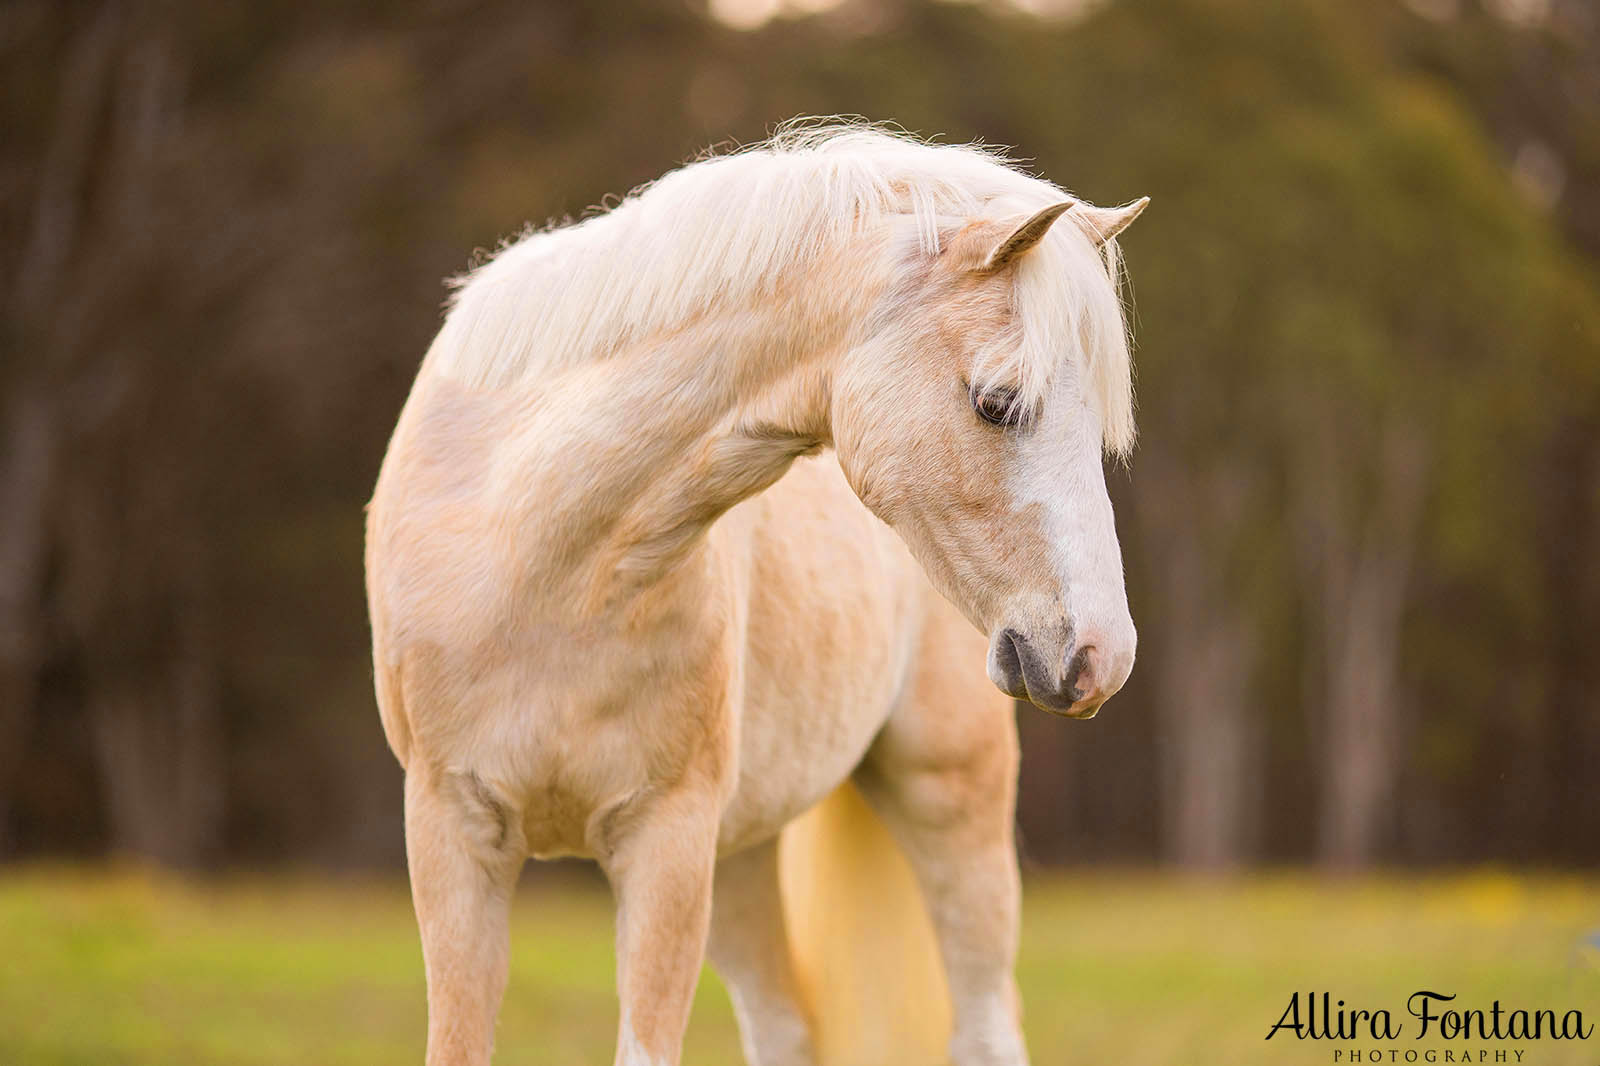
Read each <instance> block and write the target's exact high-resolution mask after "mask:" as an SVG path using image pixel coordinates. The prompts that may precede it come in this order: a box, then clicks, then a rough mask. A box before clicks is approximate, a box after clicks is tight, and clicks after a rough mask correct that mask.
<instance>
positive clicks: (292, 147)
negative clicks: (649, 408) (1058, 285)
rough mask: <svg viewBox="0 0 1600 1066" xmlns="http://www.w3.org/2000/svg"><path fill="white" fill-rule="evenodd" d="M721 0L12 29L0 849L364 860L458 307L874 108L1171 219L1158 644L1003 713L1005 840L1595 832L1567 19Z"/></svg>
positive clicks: (1428, 850) (1590, 95) (1593, 517)
mask: <svg viewBox="0 0 1600 1066" xmlns="http://www.w3.org/2000/svg"><path fill="white" fill-rule="evenodd" d="M810 6H816V5H814V4H813V5H810ZM1045 6H1046V7H1049V5H1045ZM1029 7H1030V9H1037V8H1039V7H1040V4H1039V3H1037V2H1035V3H1033V4H1031V5H1029ZM752 10H753V9H752V8H751V7H750V6H749V5H744V6H741V5H738V4H733V3H732V0H725V2H720V3H719V4H718V5H717V12H719V13H721V14H722V15H723V16H724V19H723V20H719V19H718V18H717V17H713V13H711V12H708V11H706V10H702V9H700V8H698V7H696V6H695V5H693V4H688V3H674V2H670V0H662V2H654V0H625V2H614V3H608V4H605V5H587V4H568V3H559V2H555V0H544V2H527V0H518V2H515V3H513V2H496V0H487V2H472V0H450V2H445V0H436V2H414V3H398V2H392V3H390V2H379V0H334V2H327V3H322V4H318V5H304V6H297V5H289V4H254V3H247V2H243V0H224V2H216V0H207V2H204V3H201V2H197V0H153V2H149V3H143V4H96V3H82V2H55V0H18V2H16V3H12V4H10V5H8V6H7V7H6V9H5V10H4V12H3V13H0V53H3V55H4V61H3V62H0V123H3V125H0V129H3V136H0V144H3V146H4V147H3V148H0V277H3V278H4V279H5V280H6V282H7V284H6V286H5V298H6V300H7V301H8V302H7V304H6V306H5V309H4V311H3V312H0V442H3V444H0V513H3V515H4V519H3V520H0V855H5V856H11V857H16V856H36V855H40V854H44V853H56V854H60V853H67V854H78V855H102V854H107V853H132V854H136V855H141V856H145V857H148V858H153V859H155V860H157V861H160V862H164V863H168V864H173V865H179V866H196V865H211V864H217V863H224V862H228V863H246V864H263V863H276V862H285V861H290V862H295V863H302V862H310V863H319V864H331V865H382V866H394V865H395V864H397V862H398V858H399V855H400V853H401V847H402V843H401V835H400V822H399V808H400V803H399V775H398V770H397V769H396V768H395V766H394V764H393V760H392V758H391V757H390V756H389V754H388V752H387V751H386V750H385V748H384V746H383V740H382V735H381V732H380V730H379V728H378V723H377V716H376V713H375V710H374V707H373V704H372V697H371V693H370V670H369V665H368V662H367V645H366V629H365V619H364V606H363V600H362V593H361V505H362V503H363V501H364V500H365V499H366V494H367V493H368V492H369V490H370V487H371V483H372V480H373V478H374V476H375V473H376V470H377V464H378V460H379V458H380V456H381V453H382V449H383V446H384V444H385V442H386V439H387V434H388V431H389V429H390V427H391V426H392V424H393V421H394V418H395V415H396V413H397V412H398V409H399V406H400V403H401V402H402V400H403V398H404V395H405V392H406V389H407V387H408V385H409V382H410V377H411V375H412V374H413V372H414V370H415V367H416V365H417V362H418V361H419V359H420V357H421V354H422V352H423V350H424V349H425V347H426V345H427V343H428V340H429V338H430V336H431V333H432V331H433V330H434V329H435V328H436V325H437V321H438V313H439V308H440V303H441V300H442V297H443V294H444V293H443V289H442V288H441V286H440V279H441V278H442V277H444V276H446V275H448V274H451V273H453V272H455V271H458V270H460V269H461V268H462V267H464V266H466V265H467V263H468V261H469V257H470V255H471V253H472V250H473V249H474V248H475V247H476V248H486V247H492V246H493V245H494V244H495V242H496V241H497V240H498V239H500V238H501V237H502V236H504V235H506V234H508V233H512V232H514V231H515V230H516V229H517V227H518V226H520V225H521V224H522V223H523V222H525V221H528V220H532V221H535V222H540V221H543V220H544V219H546V218H560V217H563V216H567V215H576V214H579V213H581V212H582V211H584V210H585V209H586V207H587V205H592V204H599V203H602V202H604V200H605V198H606V197H607V196H608V194H615V193H619V192H622V191H625V190H627V189H628V188H630V187H632V186H634V185H636V184H638V183H640V182H642V181H646V180H648V179H650V178H653V177H655V176H656V175H658V174H660V173H661V172H662V171H664V170H666V169H668V168H670V167H671V166H673V165H674V164H676V163H678V162H680V161H682V160H684V159H686V158H690V157H692V156H693V155H694V154H695V153H696V152H697V151H698V150H700V149H702V148H704V147H705V146H707V145H708V144H712V143H716V142H723V141H727V140H730V139H731V140H739V141H749V140H754V139H758V138H759V137H761V136H762V135H763V134H764V133H765V132H766V131H767V130H768V129H769V128H770V126H771V125H772V124H773V123H775V122H776V121H778V120H781V119H784V118H787V117H790V116H793V115H796V114H803V113H811V114H829V113H859V114H864V115H867V116H869V117H872V118H875V119H893V120H896V121H898V122H899V123H901V124H903V125H904V126H905V127H906V128H908V129H911V130H914V131H920V132H922V133H925V134H930V135H935V134H936V135H939V136H941V137H942V138H944V139H947V140H952V141H961V140H968V139H974V138H981V139H983V140H986V141H989V142H991V143H1000V144H1007V145H1014V146H1016V149H1017V151H1018V152H1019V153H1020V154H1022V155H1023V156H1025V157H1028V158H1030V159H1031V160H1033V165H1034V166H1036V167H1037V169H1038V170H1039V171H1040V172H1041V173H1044V174H1046V175H1048V176H1050V177H1052V178H1053V179H1055V180H1057V181H1060V182H1062V183H1063V184H1066V185H1068V186H1069V187H1071V188H1072V189H1074V190H1075V191H1077V192H1079V193H1081V194H1082V195H1084V196H1086V197H1087V198H1089V199H1091V200H1094V201H1097V202H1100V203H1120V202H1123V201H1125V200H1128V199H1131V198H1133V197H1134V196H1137V195H1143V194H1149V195H1151V196H1152V197H1153V198H1154V205H1153V207H1152V208H1151V210H1150V211H1149V213H1148V214H1147V215H1146V216H1145V218H1144V219H1143V220H1141V222H1140V224H1139V225H1138V226H1136V227H1134V229H1133V230H1132V231H1130V233H1129V235H1128V236H1127V239H1126V241H1125V249H1126V253H1127V259H1128V263H1129V269H1130V273H1131V276H1132V280H1133V289H1132V292H1133V295H1134V297H1135V298H1136V303H1135V307H1136V325H1137V336H1138V340H1139V352H1138V363H1139V395H1140V419H1141V429H1142V439H1141V444H1140V448H1139V451H1138V453H1137V454H1136V456H1135V458H1134V460H1133V462H1132V464H1131V466H1130V468H1129V469H1128V470H1127V471H1126V472H1122V471H1117V472H1114V473H1113V476H1112V478H1111V480H1112V483H1113V485H1112V488H1113V495H1114V497H1115V499H1116V502H1117V505H1118V515H1119V528H1120V529H1121V532H1122V537H1123V543H1124V554H1125V556H1126V558H1127V560H1128V568H1129V583H1130V595H1131V598H1132V606H1133V612H1134V617H1135V619H1136V621H1137V622H1138V623H1139V625H1140V630H1141V647H1140V663H1139V666H1138V668H1137V669H1136V670H1135V672H1134V676H1133V679H1132V681H1130V683H1129V685H1128V687H1127V688H1126V689H1125V690H1124V692H1123V693H1122V694H1121V695H1120V696H1119V697H1118V699H1117V700H1116V701H1114V702H1113V703H1112V704H1111V705H1110V706H1109V707H1108V709H1107V711H1106V712H1105V713H1104V714H1103V715H1102V716H1101V717H1100V718H1099V719H1097V720H1096V721H1095V722H1094V723H1092V724H1090V725H1079V724H1077V723H1061V722H1057V721H1053V720H1047V719H1045V718H1044V716H1042V715H1037V714H1035V713H1032V712H1027V711H1025V712H1024V713H1023V714H1022V718H1021V721H1022V725H1023V730H1024V749H1025V752H1026V754H1025V761H1024V771H1023V799H1022V811H1021V819H1022V828H1023V837H1024V845H1025V848H1026V850H1027V852H1028V854H1029V856H1030V857H1031V858H1032V859H1033V860H1034V861H1037V862H1041V863H1054V862H1062V861H1071V860H1095V859H1118V860H1130V859H1137V860H1145V859H1152V858H1162V859H1167V860H1171V861H1174V862H1179V863H1183V864H1186V865H1191V866H1219V865H1229V864H1237V863H1243V862H1252V861H1269V862H1298V861H1305V860H1313V859H1315V860H1318V861H1321V862H1324V863H1327V864H1330V865H1339V866H1350V865H1359V864H1364V863H1371V862H1379V861H1382V862H1400V863H1439V862H1451V863H1458V862H1480V861H1486V860H1490V861H1501V862H1519V863H1521V862H1530V863H1538V864H1545V865H1551V864H1554V865H1574V864H1585V865H1587V864H1593V863H1594V862H1595V861H1596V859H1600V805H1597V804H1595V803H1594V789H1593V782H1594V779H1595V777H1594V772H1595V770H1594V768H1595V767H1596V765H1600V715H1597V714H1596V713H1595V712H1596V711H1597V710H1600V708H1597V706H1596V696H1595V693H1596V692H1597V691H1600V666H1597V664H1596V663H1597V659H1596V656H1595V655H1594V634H1595V633H1596V632H1600V566H1597V565H1596V563H1595V559H1596V554H1597V550H1600V284H1597V279H1600V274H1597V264H1600V15H1597V14H1596V11H1595V9H1594V8H1593V6H1592V5H1591V4H1589V3H1587V2H1586V0H1541V2H1525V3H1510V2H1509V0H1503V2H1495V3H1490V2H1488V0H1485V2H1484V4H1483V5H1482V6H1480V5H1478V4H1476V3H1474V2H1473V0H1411V3H1409V4H1405V3H1400V2H1398V0H1347V2H1337V3H1336V2H1334V0H1325V2H1315V0H1281V2H1275V3H1272V4H1259V3H1252V2H1248V0H1108V2H1103V3H1098V4H1090V5H1083V4H1071V3H1065V2H1063V3H1060V4H1058V5H1056V6H1055V7H1054V8H1051V9H1050V10H1048V11H1047V12H1046V13H1045V14H1044V15H1040V14H1038V13H1037V11H1036V10H1029V11H1024V10H1019V9H1017V8H1013V7H1009V6H1006V5H1002V4H995V5H983V4H976V5H972V4H937V3H934V4H927V3H915V2H911V0H847V2H845V3H843V4H839V5H837V6H833V7H830V8H828V9H827V10H824V11H822V12H821V13H820V14H814V15H799V14H792V15H791V14H780V16H779V17H777V18H774V19H771V20H769V21H765V22H764V23H762V24H761V25H760V26H758V27H756V28H754V29H740V28H735V27H734V26H733V25H730V24H729V23H728V21H726V19H727V18H732V17H735V16H739V17H746V21H759V19H756V18H754V17H753V16H752ZM756 13H757V14H759V12H756Z"/></svg>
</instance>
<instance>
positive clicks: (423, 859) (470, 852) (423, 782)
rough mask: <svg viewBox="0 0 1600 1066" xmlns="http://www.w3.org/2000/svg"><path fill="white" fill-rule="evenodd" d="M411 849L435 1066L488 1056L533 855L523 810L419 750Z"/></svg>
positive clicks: (409, 817) (410, 791)
mask: <svg viewBox="0 0 1600 1066" xmlns="http://www.w3.org/2000/svg"><path fill="white" fill-rule="evenodd" d="M406 857H407V860H408V863H409V865H410V868H411V896H412V900H413V902H414V903H415V904H416V910H417V926H418V928H419V930H420V931H421V933H422V959H423V964H424V966H425V968H426V969H427V974H428V1066H488V1063H489V1055H490V1052H491V1050H492V1049H493V1047H494V1022H495V1015H496V1014H498V1013H499V1011H500V997H501V994H502V993H503V992H504V991H505V987H506V970H507V963H508V954H509V944H508V936H507V928H506V923H507V918H508V915H509V911H510V907H511V893H512V891H513V890H514V889H515V888H516V884H517V872H518V871H519V870H520V869H521V868H522V863H523V860H524V858H525V852H524V850H523V838H522V828H521V820H520V817H519V816H518V815H517V814H516V813H515V812H514V811H513V809H512V807H511V806H510V804H508V803H507V802H506V801H505V800H504V798H503V797H501V796H500V795H498V794H497V793H496V792H495V790H494V789H493V788H492V786H490V785H489V784H488V783H487V782H486V781H484V780H483V779H482V778H481V777H479V776H478V775H476V774H474V773H471V772H459V771H446V770H440V769H436V768H434V767H430V766H428V765H426V764H425V763H424V761H423V760H422V759H420V758H417V757H415V756H414V757H413V758H412V760H411V766H410V768H409V769H408V770H407V771H406Z"/></svg>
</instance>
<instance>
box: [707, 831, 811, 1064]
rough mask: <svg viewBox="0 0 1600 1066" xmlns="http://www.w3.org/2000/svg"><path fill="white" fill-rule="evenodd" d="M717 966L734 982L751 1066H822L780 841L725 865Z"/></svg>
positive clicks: (714, 915)
mask: <svg viewBox="0 0 1600 1066" xmlns="http://www.w3.org/2000/svg"><path fill="white" fill-rule="evenodd" d="M710 950H711V962H712V965H714V966H716V968H717V972H718V973H719V974H721V975H722V979H723V981H724V982H726V983H727V986H728V992H729V995H730V996H731V998H732V999H733V1009H734V1013H735V1014H736V1015H738V1018H739V1034H740V1036H741V1037H742V1038H743V1041H744V1056H745V1062H746V1063H747V1066H815V1061H816V1059H815V1056H814V1054H813V1052H812V1049H811V1028H810V1025H809V1024H808V1022H807V1021H806V1015H805V1009H804V1008H803V1007H802V1006H801V1003H800V996H799V991H798V989H797V988H796V986H795V978H794V967H793V956H792V955H791V953H790V951H789V936H788V932H787V931H786V929H785V928H784V924H783V901H782V898H781V897H780V895H779V890H778V841H777V840H776V839H774V840H770V841H768V842H767V843H765V844H760V845H758V846H756V847H753V848H751V849H749V850H748V851H743V852H740V853H739V854H737V855H732V856H729V857H728V858H726V859H723V860H722V861H721V862H719V863H718V864H717V876H716V891H715V893H714V895H713V898H712V910H711V942H710Z"/></svg>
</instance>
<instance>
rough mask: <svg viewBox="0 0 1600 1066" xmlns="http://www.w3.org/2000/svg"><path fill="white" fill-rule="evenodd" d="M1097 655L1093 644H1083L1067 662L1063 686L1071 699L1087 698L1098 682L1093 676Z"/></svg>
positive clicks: (1098, 654) (1098, 655)
mask: <svg viewBox="0 0 1600 1066" xmlns="http://www.w3.org/2000/svg"><path fill="white" fill-rule="evenodd" d="M1099 657H1100V653H1099V652H1098V651H1096V650H1095V647H1094V645H1093V644H1085V645H1084V646H1083V647H1081V648H1079V649H1078V650H1077V651H1075V652H1074V653H1073V655H1072V659H1071V661H1069V662H1068V663H1067V676H1066V684H1065V686H1064V687H1065V688H1066V690H1067V693H1068V694H1069V695H1070V696H1071V697H1072V699H1074V700H1082V699H1087V698H1088V696H1089V694H1090V693H1092V692H1093V691H1094V690H1095V688H1096V686H1097V684H1098V681H1097V679H1096V677H1095V673H1096V671H1095V666H1096V663H1097V662H1098V660H1099Z"/></svg>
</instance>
